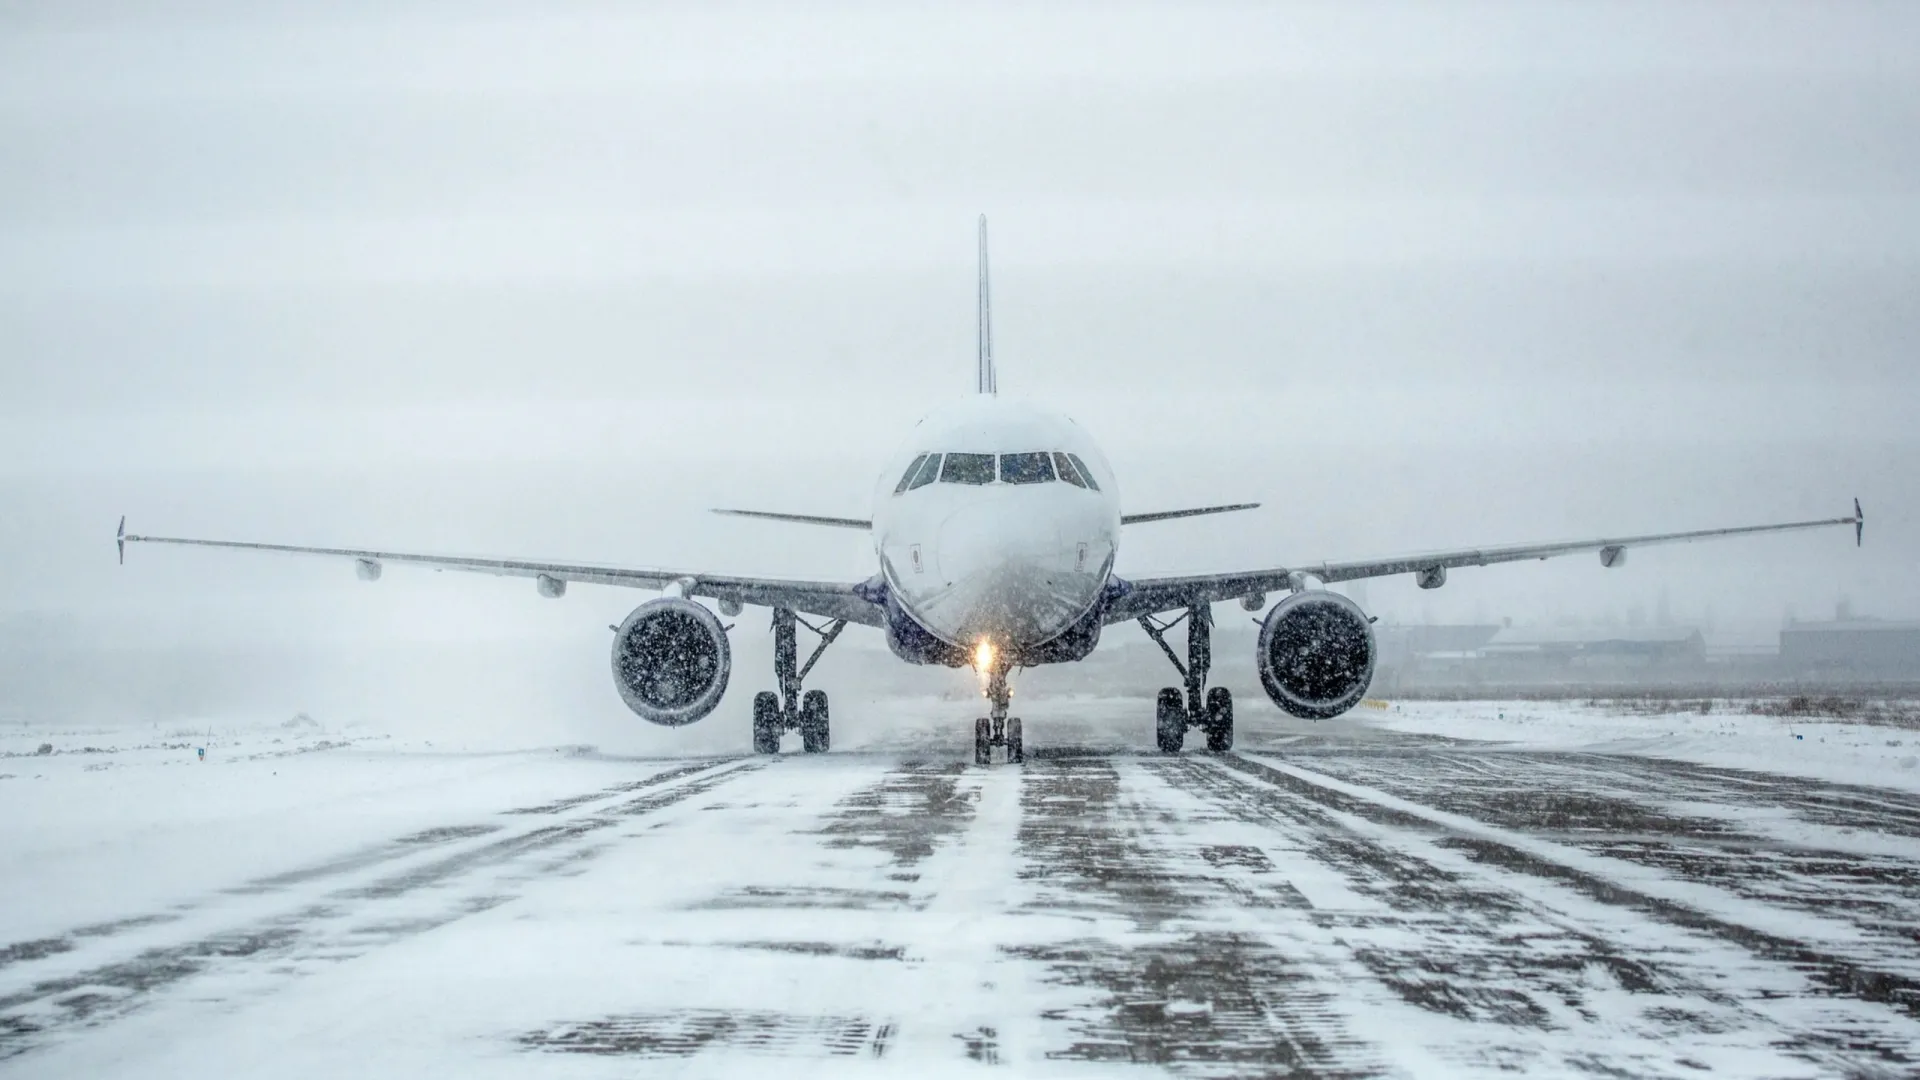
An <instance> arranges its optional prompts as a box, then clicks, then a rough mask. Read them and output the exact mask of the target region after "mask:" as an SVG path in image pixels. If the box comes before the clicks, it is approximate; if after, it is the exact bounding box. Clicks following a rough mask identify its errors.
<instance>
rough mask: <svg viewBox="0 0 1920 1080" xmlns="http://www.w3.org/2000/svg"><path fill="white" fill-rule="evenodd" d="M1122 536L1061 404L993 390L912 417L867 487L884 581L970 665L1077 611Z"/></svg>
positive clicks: (1108, 483) (1032, 640)
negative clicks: (908, 430) (1058, 409)
mask: <svg viewBox="0 0 1920 1080" xmlns="http://www.w3.org/2000/svg"><path fill="white" fill-rule="evenodd" d="M932 455H940V459H939V461H938V462H937V468H936V463H930V462H928V460H927V459H928V458H929V457H930V456H932ZM916 462H918V463H920V467H919V468H918V469H915V470H914V471H913V472H911V473H910V472H909V470H910V468H912V467H913V466H914V465H915V463H916ZM923 474H924V475H923ZM1119 539H1120V500H1119V492H1118V490H1117V487H1116V485H1115V483H1114V477H1113V470H1112V468H1111V467H1110V466H1109V465H1108V463H1107V459H1106V456H1105V455H1104V454H1102V453H1101V452H1100V448H1099V447H1098V446H1097V445H1096V444H1095V443H1094V441H1093V439H1092V438H1091V437H1089V436H1088V435H1087V433H1086V432H1085V431H1084V430H1083V429H1082V428H1081V427H1080V426H1079V425H1078V424H1076V423H1074V421H1073V420H1072V419H1070V418H1069V417H1066V416H1064V415H1061V414H1058V413H1052V412H1048V411H1045V410H1043V409H1039V408H1036V407H1034V406H1032V405H1028V404H1023V403H1021V402H1017V401H1008V400H1004V399H1002V398H999V397H995V396H990V395H981V396H978V397H972V398H968V399H966V400H964V401H961V402H959V403H957V404H955V405H953V406H950V407H948V408H945V409H941V410H939V411H937V412H935V413H932V414H931V415H929V416H927V417H926V418H925V419H923V420H921V421H920V423H919V424H918V425H916V426H915V427H914V429H913V435H912V437H911V438H910V440H909V441H908V442H907V444H906V445H905V446H903V447H902V449H901V450H900V452H899V453H898V454H896V455H895V456H894V458H893V459H891V460H890V461H889V463H888V468H887V471H886V472H884V473H883V474H882V475H881V477H880V483H879V486H878V487H877V489H876V490H875V499H874V512H873V540H874V548H875V552H876V554H877V555H878V556H879V560H880V568H881V573H882V574H883V575H884V577H885V580H886V583H887V587H888V590H889V591H890V593H891V594H892V596H893V598H894V600H895V601H896V602H897V603H898V605H899V608H900V610H901V611H902V613H904V614H905V615H906V616H907V617H909V618H911V619H912V620H913V621H914V622H915V623H916V624H918V625H919V626H920V627H921V628H923V629H924V630H925V631H926V632H927V633H929V634H931V635H932V636H933V637H935V638H937V639H939V640H940V641H941V642H944V643H946V644H947V645H949V646H953V647H956V648H959V649H964V650H966V651H967V652H968V654H969V656H970V657H973V658H975V659H974V662H975V663H976V665H977V664H979V663H980V662H981V661H982V660H983V659H985V658H986V657H988V656H993V655H998V656H1001V657H1004V658H1006V659H1009V660H1011V659H1013V658H1014V657H1017V656H1022V655H1027V654H1030V653H1031V652H1032V650H1034V649H1035V648H1036V647H1039V646H1043V645H1045V644H1046V643H1048V642H1050V641H1053V640H1054V639H1056V638H1058V637H1060V636H1061V635H1062V634H1063V633H1065V632H1066V631H1068V630H1069V629H1071V628H1073V627H1076V626H1079V625H1083V624H1084V623H1086V621H1087V619H1088V618H1089V616H1090V615H1092V614H1093V613H1094V612H1093V609H1094V607H1095V605H1096V604H1097V603H1098V602H1099V600H1100V597H1101V592H1102V590H1103V589H1104V588H1105V587H1106V584H1107V580H1108V574H1109V572H1110V571H1111V570H1112V568H1113V560H1114V555H1115V552H1116V550H1117V548H1118V545H1119ZM983 643H984V645H985V648H986V650H987V651H986V652H982V645H983Z"/></svg>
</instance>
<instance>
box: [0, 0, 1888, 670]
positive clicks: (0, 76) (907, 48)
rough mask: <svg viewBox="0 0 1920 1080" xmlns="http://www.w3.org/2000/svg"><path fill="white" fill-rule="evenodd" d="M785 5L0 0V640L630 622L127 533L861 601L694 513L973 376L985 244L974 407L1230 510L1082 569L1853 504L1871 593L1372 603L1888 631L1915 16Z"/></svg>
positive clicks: (739, 531) (792, 505)
mask: <svg viewBox="0 0 1920 1080" xmlns="http://www.w3.org/2000/svg"><path fill="white" fill-rule="evenodd" d="M163 7H166V8H170V9H171V10H169V11H167V12H166V13H164V14H163V13H161V9H162V8H163ZM801 10H802V8H801V6H798V5H790V4H777V5H776V4H764V5H762V4H745V3H743V4H728V5H658V6H652V5H639V4H628V3H618V4H613V3H609V4H604V5H596V4H588V3H571V4H569V3H547V4H540V5H508V4H486V3H446V4H419V3H405V2H381V3H365V4H348V3H334V4H327V5H306V4H301V5H292V4H288V5H279V4H268V3H260V2H249V3H237V2H236V3H230V4H229V3H191V4H189V3H182V4H175V5H153V4H139V3H125V4H117V3H83V2H82V3H76V2H62V3H47V4H22V3H0V558H3V559H4V560H5V565H6V566H7V567H8V573H7V574H6V575H5V577H4V578H0V614H4V613H14V612H22V611H37V612H43V613H58V614H63V615H66V616H69V617H71V618H73V619H75V620H79V621H80V623H81V624H83V625H87V626H93V627H112V626H119V627H121V628H122V629H124V628H125V627H126V626H129V625H138V626H140V627H142V628H144V629H143V630H142V632H143V633H148V634H158V635H161V636H164V637H169V638H174V637H188V638H190V637H192V636H194V635H206V636H208V637H209V639H213V638H218V637H220V636H221V635H226V636H228V637H232V636H238V637H242V638H248V639H252V638H254V637H255V636H257V635H263V634H264V635H273V634H279V635H283V636H287V635H291V636H293V637H298V636H300V635H301V634H304V633H309V632H312V633H316V634H318V633H320V632H321V631H322V630H324V631H326V632H328V633H333V634H336V635H337V636H338V637H340V638H342V639H345V640H355V639H363V638H369V637H372V636H375V635H378V634H383V633H399V634H409V633H412V634H426V633H431V634H434V635H438V636H441V637H445V636H448V635H453V636H458V635H460V634H463V633H473V634H484V633H488V632H494V631H499V632H506V629H507V628H512V627H524V626H534V627H552V626H558V625H560V624H561V623H562V622H566V623H568V624H569V625H570V624H571V622H578V623H579V624H580V625H582V626H584V627H586V628H588V629H590V630H591V629H593V628H596V627H600V626H603V625H604V624H605V623H606V622H607V621H609V619H610V618H611V619H617V618H618V616H619V613H620V612H621V611H624V610H625V609H626V608H627V607H628V606H630V605H631V604H632V603H633V602H635V601H637V600H638V599H640V597H637V596H634V595H632V594H624V593H617V592H614V591H611V590H588V589H580V590H576V596H575V597H569V598H568V600H567V601H565V602H564V603H563V604H561V605H550V606H549V607H547V608H539V609H538V610H539V614H538V615H537V616H535V615H532V614H531V613H530V612H531V611H532V610H533V609H535V608H536V606H537V602H536V601H535V600H534V599H532V597H533V590H532V588H531V586H529V585H527V584H526V583H524V582H517V583H514V582H507V583H503V582H494V581H474V580H471V579H463V580H460V581H455V580H453V579H452V578H451V577H446V576H443V577H442V578H440V579H433V580H430V581H425V582H421V581H416V582H414V583H412V584H404V583H403V584H395V582H394V579H395V578H398V577H401V576H403V574H402V572H400V571H396V572H395V573H392V574H389V575H388V580H387V581H385V582H383V583H382V584H381V586H380V588H381V589H382V590H386V591H385V592H383V593H380V594H379V597H378V599H370V598H369V597H370V595H371V594H370V592H368V591H364V590H363V591H360V592H355V591H354V588H355V585H356V583H355V582H353V581H352V579H351V574H350V572H349V571H347V570H346V569H344V568H342V567H337V566H332V565H328V564H321V565H319V566H307V565H293V564H290V563H288V562H284V561H278V560H272V559H248V558H247V557H245V556H238V555H236V556H230V557H229V556H220V555H217V554H210V553H195V552H178V551H157V550H146V551H140V552H137V553H136V556H135V563H136V565H133V566H129V567H127V568H126V569H125V570H121V569H119V568H117V567H115V566H114V565H113V561H112V548H111V545H110V543H109V537H110V533H111V531H112V527H113V524H114V521H115V520H116V518H117V517H118V515H119V514H121V513H123V512H124V513H128V514H130V515H131V517H132V523H133V527H134V528H135V530H136V531H152V532H159V533H170V534H182V535H212V536H223V537H234V538H241V539H261V540H274V541H286V542H316V543H321V542H329V543H347V544H360V543H364V544H380V545H391V546H396V547H398V546H414V547H420V548H425V549H428V550H453V551H488V552H500V553H508V554H520V555H528V556H536V557H538V556H552V557H573V558H583V559H597V560H602V561H610V562H624V563H629V564H635V565H662V564H664V565H671V566H678V567H688V568H693V569H707V570H716V571H749V572H750V571H760V572H769V573H792V574H801V575H806V576H836V577H846V578H857V577H862V576H865V575H866V574H868V573H870V572H871V565H870V564H871V557H870V555H868V554H867V553H866V552H865V549H864V547H863V542H862V540H861V539H860V538H858V537H855V536H852V535H850V534H844V533H835V532H826V533H822V532H814V531H808V530H804V529H799V528H797V527H780V526H771V525H765V524H760V523H751V522H740V521H734V520H726V519H718V518H713V517H710V516H708V515H705V514H704V513H703V512H702V511H703V510H704V508H705V507H708V506H712V505H749V506H763V507H767V508H770V509H782V510H797V511H812V512H818V513H826V514H853V515H864V514H865V513H866V511H867V505H866V500H867V498H868V496H869V494H870V492H871V489H872V485H873V481H874V474H875V471H876V470H877V468H878V467H879V465H880V463H881V459H882V458H883V457H884V456H885V454H886V453H887V451H888V450H890V449H891V448H892V447H893V446H894V445H895V444H896V443H897V442H898V441H899V440H900V439H901V438H902V437H904V435H905V433H906V431H907V429H908V428H909V427H910V426H911V424H912V423H913V421H914V420H915V419H916V418H917V417H918V415H919V414H920V413H921V412H922V411H924V410H925V409H926V408H928V407H929V406H931V405H934V404H937V403H939V402H940V401H942V400H944V399H946V398H949V397H952V396H955V395H958V394H960V393H963V392H965V391H966V390H967V389H969V388H970V386H971V380H972V351H973V341H972V336H973V310H972V297H973V221H974V217H975V215H976V214H978V213H981V212H985V213H987V214H988V215H989V216H990V218H991V221H992V229H993V248H994V285H995V307H996V311H995V319H996V330H997V348H996V352H997V353H998V355H999V356H1000V358H1001V371H1000V385H1001V388H1002V391H1003V392H1004V393H1008V394H1011V395H1018V396H1028V397H1036V398H1039V399H1042V400H1045V401H1048V402H1051V403H1054V404H1056V405H1058V406H1059V407H1060V408H1062V409H1063V410H1064V411H1067V412H1069V413H1071V414H1073V415H1074V416H1076V417H1077V418H1078V419H1080V420H1081V421H1082V422H1083V423H1085V424H1086V425H1087V426H1088V427H1090V428H1091V429H1092V430H1093V431H1094V433H1095V434H1096V435H1097V436H1098V437H1099V438H1100V439H1101V440H1102V441H1103V443H1104V444H1105V445H1106V447H1107V448H1108V452H1109V454H1110V456H1111V457H1112V458H1113V460H1114V462H1115V465H1116V466H1117V467H1118V468H1119V470H1120V476H1121V486H1122V489H1123V499H1124V501H1125V503H1126V505H1127V508H1128V509H1130V510H1134V511H1144V510H1153V509H1162V508H1166V507H1170V506H1180V505H1190V504H1195V503H1205V502H1212V501H1221V500H1237V499H1249V500H1259V501H1262V502H1264V503H1265V504H1266V506H1265V508H1264V509H1262V510H1260V511H1258V512H1256V513H1252V514H1245V515H1240V516H1237V517H1233V518H1218V519H1209V520H1206V521H1201V522H1184V523H1174V524H1167V525H1160V526H1153V527H1140V528H1136V529H1134V530H1130V531H1129V534H1128V536H1127V538H1126V545H1125V548H1124V549H1123V554H1122V556H1121V559H1122V563H1121V567H1120V569H1121V570H1122V572H1125V573H1134V574H1146V573H1152V572H1156V571H1163V570H1181V571H1193V570H1206V569H1230V568H1244V567H1247V566H1250V565H1258V566H1269V565H1275V564H1286V563H1290V562H1299V561H1306V560H1319V559H1324V558H1346V557H1358V556H1363V555H1372V554H1384V553H1391V552H1395V551H1403V550H1408V549H1414V550H1421V549H1429V548H1435V547H1442V546H1455V545H1477V544H1482V543H1496V542H1510V541H1518V540H1530V539H1546V538H1560V537H1575V536H1583V535H1596V534H1606V533H1613V532H1636V531H1651V530H1660V529H1681V528H1696V527H1706V526H1715V525H1731V524H1744V523H1751V522H1757V521H1769V520H1782V519H1796V518H1802V517H1816V516H1838V515H1840V514H1842V513H1844V512H1846V511H1847V510H1848V509H1849V508H1850V502H1849V500H1850V499H1851V497H1852V496H1854V495H1855V494H1858V495H1859V496H1860V497H1861V498H1862V500H1863V501H1864V502H1865V503H1866V505H1867V508H1868V513H1869V515H1870V516H1871V517H1872V518H1873V524H1872V527H1871V528H1870V529H1869V531H1868V544H1867V547H1866V549H1865V550H1863V551H1859V552H1856V551H1855V550H1853V547H1852V544H1851V539H1850V538H1848V537H1844V536H1842V535H1841V534H1840V533H1838V532H1837V531H1836V532H1834V533H1831V534H1822V535H1816V536H1803V537H1790V538H1779V539H1762V540H1751V541H1742V542H1736V543H1731V544H1727V545H1722V546H1718V547H1713V548H1705V547H1701V548H1693V549H1686V550H1679V551H1669V552H1659V553H1655V552H1652V551H1649V552H1644V553H1641V554H1639V555H1637V556H1636V557H1635V559H1634V560H1633V562H1632V564H1631V565H1630V566H1629V567H1627V568H1625V569H1623V570H1621V571H1618V572H1611V573H1603V572H1602V571H1601V570H1600V568H1599V567H1598V566H1597V565H1592V564H1591V561H1590V560H1587V559H1575V560H1571V561H1569V562H1568V563H1566V564H1557V563H1556V564H1546V565H1540V566H1525V567H1511V568H1504V569H1487V570H1479V571H1468V572H1460V573H1457V574H1455V575H1454V578H1453V580H1452V582H1451V583H1450V584H1449V585H1448V586H1447V588H1446V589H1444V590H1441V591H1440V592H1438V593H1432V594H1427V593H1420V592H1418V591H1417V590H1415V589H1413V588H1412V586H1411V583H1410V582H1404V581H1402V582H1382V583H1378V584H1376V585H1374V586H1373V587H1372V588H1371V589H1370V591H1369V603H1370V604H1372V605H1373V606H1375V607H1376V608H1377V609H1378V610H1381V611H1382V612H1383V613H1384V614H1386V615H1387V616H1388V617H1390V618H1399V619H1408V620H1417V619H1421V618H1433V619H1469V618H1498V617H1501V616H1512V617H1515V618H1516V619H1517V620H1518V621H1531V620H1547V619H1554V618H1562V617H1581V618H1602V617H1607V616H1609V615H1612V616H1615V617H1624V616H1625V615H1626V614H1628V613H1630V612H1631V611H1632V609H1634V608H1635V607H1639V608H1640V609H1642V610H1646V609H1650V608H1652V607H1653V606H1654V604H1655V603H1656V602H1657V599H1658V598H1659V597H1660V596H1661V595H1662V594H1665V595H1666V596H1667V598H1668V601H1669V604H1670V607H1671V609H1672V610H1673V611H1674V612H1675V613H1676V614H1677V615H1679V616H1681V617H1684V618H1689V619H1700V618H1705V617H1708V616H1712V617H1714V618H1716V619H1718V620H1720V621H1722V622H1734V621H1740V620H1745V621H1747V622H1752V623H1759V624H1772V623H1777V622H1778V620H1779V619H1780V617H1781V616H1782V615H1783V614H1784V613H1785V612H1786V611H1787V610H1789V609H1793V610H1795V611H1797V612H1798V613H1799V614H1801V615H1803V616H1814V615H1823V614H1826V613H1827V612H1829V611H1830V610H1831V607H1832V605H1833V603H1834V602H1835V601H1836V600H1838V599H1840V598H1842V597H1851V598H1852V599H1853V601H1854V606H1855V608H1856V610H1861V611H1865V612H1867V613H1870V614H1879V615H1885V616H1907V617H1916V616H1920V435H1916V433H1915V432H1916V428H1917V427H1920V424H1916V422H1915V416H1916V406H1917V405H1920V49H1917V48H1915V47H1914V43H1915V42H1920V5H1915V4H1913V3H1911V2H1904V0H1903V2H1892V3H1884V4H1846V3H1838V2H1830V0H1823V2H1818V3H1814V2H1808V3H1793V4H1769V3H1760V2H1742V3H1739V4H1729V3H1726V2H1724V0H1715V2H1711V3H1701V4H1688V3H1680V2H1674V0H1661V2H1657V3H1647V4H1629V3H1591V4H1568V5H1557V4H1551V3H1545V2H1539V0H1530V2H1526V3H1517V4H1466V3H1445V4H1436V3H1412V4H1405V5H1399V4H1371V5H1369V4H1360V3H1341V4H1300V5H1289V4H1282V3H1258V4H1232V5H1220V6H1212V7H1208V6H1202V5H1197V4H1179V5H1173V4H1168V5H1163V6H1152V5H1149V6H1134V7H1125V6H1117V5H1108V4H1088V5H1084V6H1072V5H1066V4H1053V5H1018V6H1010V7H1005V8H993V7H989V6H987V5H982V4H967V5H956V6H952V7H935V6H930V5H899V4H875V5H871V6H846V7H828V6H826V5H811V4H810V5H805V6H804V10H805V12H806V13H807V14H805V15H804V16H803V15H801V14H799V12H800V11H801ZM426 577H427V578H430V579H431V578H432V576H431V575H426ZM388 586H393V587H392V588H391V589H389V588H388ZM586 593H592V594H593V595H592V597H591V598H589V599H578V598H577V597H578V596H579V595H580V594H586ZM569 605H571V606H569ZM450 613H451V617H450ZM309 628H314V629H309ZM99 632H101V633H107V632H109V631H108V630H105V629H103V630H100V631H99ZM597 632H598V633H600V634H601V635H604V630H599V631H597ZM594 640H597V639H594ZM875 640H876V641H877V637H876V638H875ZM595 647H596V648H603V645H596V646H595ZM596 662H602V663H603V662H604V660H603V659H601V660H598V661H596ZM606 697H607V699H608V701H609V702H612V695H610V694H608V695H606ZM610 707H613V708H617V704H615V705H612V706H610Z"/></svg>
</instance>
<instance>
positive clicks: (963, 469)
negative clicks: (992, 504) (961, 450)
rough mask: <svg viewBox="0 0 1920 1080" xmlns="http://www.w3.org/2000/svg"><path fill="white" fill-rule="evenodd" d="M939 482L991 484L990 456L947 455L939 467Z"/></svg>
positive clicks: (991, 463) (991, 467) (991, 465)
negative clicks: (944, 461)
mask: <svg viewBox="0 0 1920 1080" xmlns="http://www.w3.org/2000/svg"><path fill="white" fill-rule="evenodd" d="M940 480H941V482H942V483H947V484H991V483H993V455H992V454H948V455H947V460H946V464H944V465H942V466H941V467H940Z"/></svg>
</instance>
